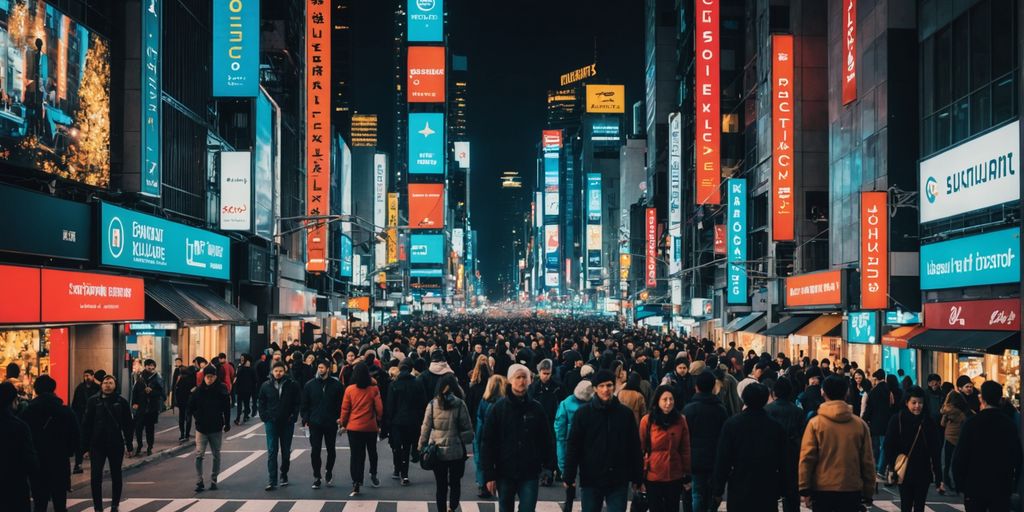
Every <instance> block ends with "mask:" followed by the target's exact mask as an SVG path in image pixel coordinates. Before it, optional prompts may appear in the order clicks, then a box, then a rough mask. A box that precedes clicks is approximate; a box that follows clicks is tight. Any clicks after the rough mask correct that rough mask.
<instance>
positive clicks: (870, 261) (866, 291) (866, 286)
mask: <svg viewBox="0 0 1024 512" xmlns="http://www.w3.org/2000/svg"><path fill="white" fill-rule="evenodd" d="M860 307H861V309H885V308H887V307H889V194H888V192H861V194H860Z"/></svg>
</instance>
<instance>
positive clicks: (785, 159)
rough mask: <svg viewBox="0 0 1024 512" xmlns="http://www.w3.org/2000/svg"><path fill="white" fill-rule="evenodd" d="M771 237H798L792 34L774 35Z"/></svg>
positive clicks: (777, 239) (788, 238)
mask: <svg viewBox="0 0 1024 512" xmlns="http://www.w3.org/2000/svg"><path fill="white" fill-rule="evenodd" d="M772 55H773V58H772V240H775V241H776V242H789V241H792V240H794V239H795V233H794V229H795V228H794V226H795V225H796V223H795V221H794V216H793V213H794V205H793V202H794V200H795V197H794V194H793V187H794V184H795V183H796V180H795V178H794V176H793V174H794V172H795V171H796V168H795V166H794V165H793V155H794V149H793V143H794V140H795V135H796V130H795V129H794V128H795V127H794V125H793V119H794V115H793V106H794V105H795V100H796V98H794V94H793V91H794V87H793V36H791V35H787V34H776V35H773V36H772Z"/></svg>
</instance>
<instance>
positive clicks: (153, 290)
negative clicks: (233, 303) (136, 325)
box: [146, 280, 210, 324]
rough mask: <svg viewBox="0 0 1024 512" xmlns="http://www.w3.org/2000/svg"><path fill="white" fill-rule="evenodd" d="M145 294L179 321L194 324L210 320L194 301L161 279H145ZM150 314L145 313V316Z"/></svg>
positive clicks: (149, 316) (147, 316)
mask: <svg viewBox="0 0 1024 512" xmlns="http://www.w3.org/2000/svg"><path fill="white" fill-rule="evenodd" d="M146 296H147V297H149V298H150V299H153V301H154V302H156V303H157V304H158V305H159V306H160V307H162V308H163V309H165V310H167V312H168V313H170V314H171V316H173V317H174V318H176V319H177V320H178V321H179V322H181V323H185V324H196V323H206V322H209V321H210V317H209V316H208V315H207V314H206V313H205V312H203V310H202V309H200V308H199V306H198V305H197V304H196V303H195V302H193V301H191V300H189V299H187V298H185V297H183V296H182V295H181V294H180V293H178V290H175V289H174V287H173V286H171V285H170V284H167V283H165V282H163V281H156V280H146ZM152 316H153V315H151V314H148V313H147V315H146V318H151V317H152Z"/></svg>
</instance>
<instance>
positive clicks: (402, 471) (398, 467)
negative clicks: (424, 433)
mask: <svg viewBox="0 0 1024 512" xmlns="http://www.w3.org/2000/svg"><path fill="white" fill-rule="evenodd" d="M419 438H420V429H419V427H416V426H412V427H394V428H392V429H391V455H392V457H393V458H394V464H395V471H396V472H398V475H399V476H400V477H402V478H409V455H410V454H411V453H412V450H415V449H416V443H417V442H419Z"/></svg>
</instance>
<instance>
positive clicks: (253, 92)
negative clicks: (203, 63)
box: [211, 0, 260, 98]
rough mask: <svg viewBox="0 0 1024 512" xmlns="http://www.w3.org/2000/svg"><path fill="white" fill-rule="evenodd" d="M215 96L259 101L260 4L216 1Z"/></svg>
mask: <svg viewBox="0 0 1024 512" xmlns="http://www.w3.org/2000/svg"><path fill="white" fill-rule="evenodd" d="M211 75H212V76H213V95H214V96H215V97H246V98H255V97H256V96H257V95H258V94H259V91H260V2H259V0H216V1H214V2H213V72H212V73H211Z"/></svg>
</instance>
